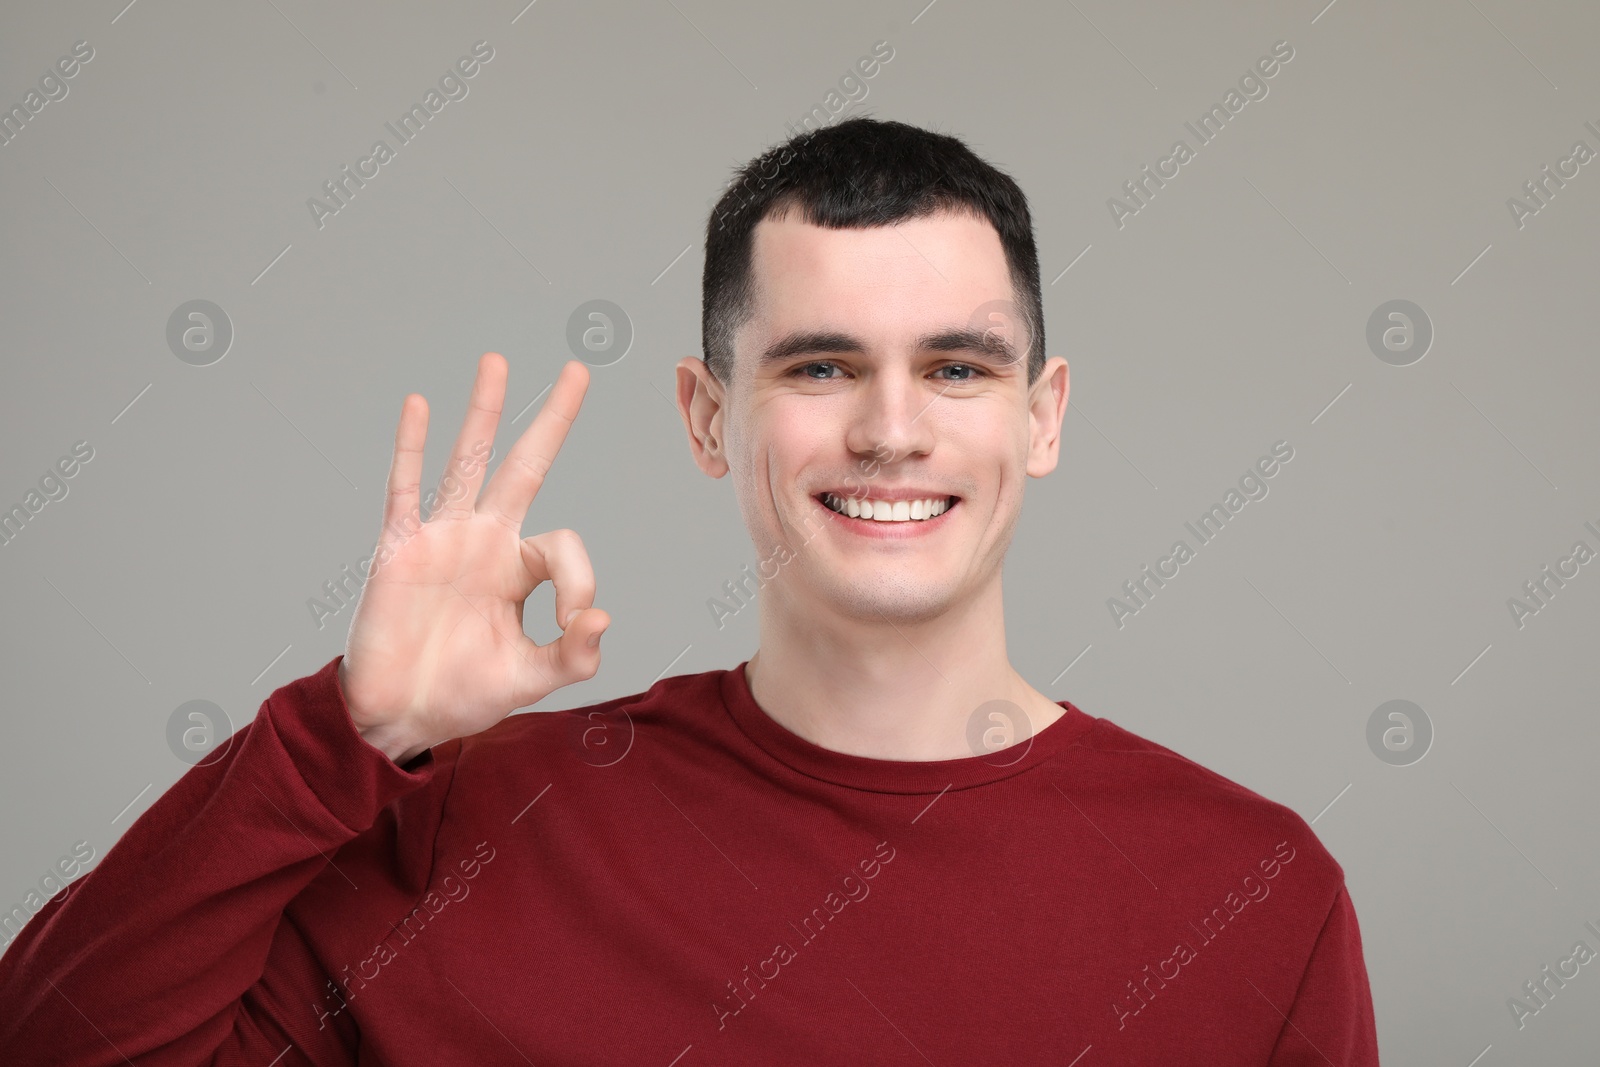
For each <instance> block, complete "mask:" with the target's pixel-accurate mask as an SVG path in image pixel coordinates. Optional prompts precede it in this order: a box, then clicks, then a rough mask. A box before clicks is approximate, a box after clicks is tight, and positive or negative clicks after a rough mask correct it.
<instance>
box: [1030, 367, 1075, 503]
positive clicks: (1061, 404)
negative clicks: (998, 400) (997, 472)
mask: <svg viewBox="0 0 1600 1067" xmlns="http://www.w3.org/2000/svg"><path fill="white" fill-rule="evenodd" d="M1070 388H1071V370H1070V368H1069V367H1068V366H1067V361H1066V360H1064V359H1062V358H1061V357H1060V356H1053V357H1051V358H1050V359H1048V360H1046V361H1045V365H1044V368H1043V369H1042V370H1041V371H1040V372H1039V378H1038V380H1037V381H1035V382H1034V383H1033V386H1032V388H1031V389H1030V390H1029V391H1028V422H1029V431H1028V432H1029V440H1028V475H1029V477H1033V478H1043V477H1044V476H1045V475H1046V474H1049V473H1050V472H1051V471H1053V470H1055V469H1056V459H1057V458H1058V457H1059V455H1060V452H1061V420H1062V419H1063V418H1064V417H1065V416H1066V414H1067V393H1068V391H1069V390H1070Z"/></svg>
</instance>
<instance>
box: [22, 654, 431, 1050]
mask: <svg viewBox="0 0 1600 1067" xmlns="http://www.w3.org/2000/svg"><path fill="white" fill-rule="evenodd" d="M341 658H342V657H336V658H335V659H333V660H332V661H330V662H329V663H328V664H327V665H326V666H324V667H323V668H322V669H321V670H319V671H317V672H316V673H315V674H312V675H308V676H306V677H304V678H300V679H297V680H295V681H293V682H290V683H288V684H287V685H285V686H282V687H281V688H279V689H278V690H276V691H275V692H273V693H272V694H271V695H270V696H269V697H268V698H267V699H266V701H265V702H263V704H262V706H261V708H260V710H259V711H258V713H257V715H256V717H255V719H254V720H253V721H252V722H250V723H249V724H247V725H246V726H245V727H244V728H242V729H241V730H239V731H238V732H237V733H236V734H235V735H234V737H233V738H232V739H231V741H230V743H229V745H228V748H227V750H226V752H225V753H224V754H223V755H222V756H221V757H220V758H217V759H215V760H214V761H212V762H210V763H209V764H204V765H198V766H195V767H193V768H191V769H190V770H189V771H187V772H186V773H185V774H184V775H183V777H182V778H180V779H179V780H178V781H177V782H175V783H174V784H173V785H172V787H171V788H170V789H168V790H167V791H166V792H165V793H164V794H163V795H162V796H161V797H160V798H159V799H158V800H157V801H156V802H155V803H154V804H153V805H152V806H151V807H150V809H149V810H148V811H146V812H145V813H144V814H143V815H142V816H140V817H139V818H138V819H137V820H136V821H135V822H134V823H133V825H132V826H130V827H129V828H128V830H127V832H126V833H124V834H123V836H122V838H121V839H120V840H118V841H117V843H116V844H115V845H114V846H113V847H112V848H111V849H110V851H109V852H108V853H107V854H106V855H105V856H104V857H103V858H102V859H101V861H100V863H99V865H98V866H97V867H95V868H94V869H93V870H92V871H90V872H89V873H88V874H86V875H84V876H82V877H81V878H80V879H79V880H78V881H77V882H75V883H73V884H72V885H71V886H70V887H69V888H68V890H67V891H66V892H65V893H64V894H63V895H58V896H57V897H55V898H53V899H52V900H51V901H50V902H49V903H48V904H47V905H46V906H45V907H44V908H43V909H42V910H41V911H40V912H39V913H38V914H37V915H35V916H34V918H33V919H32V921H30V922H29V923H28V925H27V926H25V927H24V928H23V930H22V932H21V933H20V935H19V936H18V937H17V939H16V940H15V941H14V942H13V943H12V944H11V946H10V947H9V949H8V950H7V952H6V954H5V955H4V956H3V957H0V1062H4V1063H16V1064H42V1063H51V1064H57V1065H63V1067H66V1065H71V1067H78V1065H83V1067H87V1065H90V1064H107V1065H112V1064H123V1063H127V1062H129V1061H134V1062H137V1063H138V1064H140V1065H141V1067H158V1065H168V1064H170V1065H177V1064H185V1065H193V1064H209V1063H216V1064H226V1063H234V1062H252V1063H256V1064H260V1065H265V1064H266V1063H268V1062H270V1061H273V1060H274V1058H275V1057H276V1056H277V1055H278V1054H279V1053H281V1052H283V1051H284V1050H285V1049H286V1048H287V1047H288V1046H289V1045H290V1044H295V1045H298V1046H299V1047H300V1048H301V1052H302V1054H303V1057H304V1060H302V1061H301V1062H305V1061H309V1062H312V1063H317V1064H330V1065H331V1064H343V1063H349V1064H354V1063H355V1062H356V1056H355V1051H354V1049H355V1043H356V1035H355V1033H354V1029H353V1026H352V1025H351V1024H350V1023H349V1020H348V1016H346V1017H344V1018H343V1019H342V1020H335V1022H334V1024H333V1025H319V1024H320V1023H324V1022H325V1021H326V1020H317V1019H315V1017H314V1016H313V1014H312V1013H311V1011H310V1010H309V1007H308V1006H309V1005H311V1004H313V1003H314V1002H316V1001H317V1000H318V998H319V997H321V996H323V995H324V994H325V992H326V990H325V989H324V986H325V985H326V983H327V976H326V975H324V974H322V973H321V972H320V969H319V968H318V967H317V965H316V961H315V959H314V958H313V957H312V956H311V954H310V950H309V947H308V946H307V945H306V944H305V942H304V941H303V939H302V938H301V935H300V932H299V931H298V929H296V927H295V924H294V923H293V922H292V921H290V920H289V919H286V918H285V916H284V912H285V909H286V908H287V907H288V906H289V904H290V902H291V901H292V900H293V899H294V897H295V896H296V894H298V893H300V892H301V890H303V889H304V888H305V887H306V886H307V885H308V884H309V883H310V882H311V881H312V880H313V879H314V878H316V877H317V876H318V875H319V874H321V873H323V872H324V871H325V869H326V868H327V867H328V865H329V864H330V862H334V861H333V857H334V854H335V852H336V851H337V850H339V849H340V848H341V846H343V845H345V844H346V843H347V842H350V841H352V840H353V839H355V838H357V837H358V836H362V835H364V834H365V835H367V836H368V837H371V838H374V839H378V847H374V848H363V849H356V850H352V858H349V859H345V858H344V857H341V859H340V861H339V862H336V863H335V866H337V867H339V868H341V873H342V875H343V876H344V877H345V878H348V879H350V880H351V881H352V885H355V884H360V883H363V882H366V883H367V884H369V885H370V884H371V883H373V882H377V881H380V880H382V879H384V878H390V879H393V878H394V877H395V871H396V870H397V869H399V868H401V867H402V866H403V860H400V859H397V858H396V856H397V853H398V852H400V851H404V850H402V849H401V848H400V838H401V837H402V835H400V834H399V833H398V831H397V829H396V824H397V820H398V819H399V810H398V809H400V808H401V807H402V806H404V805H411V806H412V807H414V808H415V809H416V810H417V814H416V815H414V816H413V817H410V818H409V819H408V821H407V825H406V829H407V834H408V835H411V836H413V837H414V836H416V835H417V833H418V832H419V831H420V832H421V833H422V834H423V835H425V836H426V840H423V841H421V842H420V845H421V848H420V849H411V850H410V852H412V853H417V854H422V855H425V854H426V850H427V849H428V848H430V847H431V844H432V836H431V835H432V834H436V833H437V830H438V822H437V812H438V810H439V808H440V807H442V801H441V799H440V796H441V793H442V792H443V790H444V789H445V788H447V785H448V778H449V774H448V773H442V772H441V768H440V765H439V763H438V761H436V759H435V756H434V753H433V752H431V751H429V752H424V753H422V754H420V755H418V756H417V757H416V758H414V759H413V760H412V761H411V762H410V763H408V764H407V765H406V766H405V767H400V766H397V765H395V764H394V763H393V761H391V760H390V759H389V758H388V757H386V756H385V755H384V754H383V753H382V752H380V751H378V750H377V749H376V748H374V747H372V746H371V745H368V744H367V743H366V742H365V741H364V740H362V738H361V736H360V734H359V733H357V732H356V729H355V726H354V724H353V723H352V722H351V721H350V717H349V712H348V710H347V709H346V707H345V704H344V699H343V696H342V694H341V692H340V690H339V687H338V680H337V673H336V672H337V670H338V664H339V660H340V659H341ZM373 857H376V858H373ZM423 876H424V877H425V874H424V875H423ZM291 1020H292V1021H291ZM308 1023H309V1024H308ZM262 1052H266V1055H264V1056H263V1055H261V1053H262ZM285 1062H289V1061H285Z"/></svg>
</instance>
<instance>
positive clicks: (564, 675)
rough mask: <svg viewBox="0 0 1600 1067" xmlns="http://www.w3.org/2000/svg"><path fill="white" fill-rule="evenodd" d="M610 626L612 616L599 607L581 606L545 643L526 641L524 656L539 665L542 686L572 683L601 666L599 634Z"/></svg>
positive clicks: (588, 676) (588, 677)
mask: <svg viewBox="0 0 1600 1067" xmlns="http://www.w3.org/2000/svg"><path fill="white" fill-rule="evenodd" d="M610 625H611V616H610V615H609V614H608V613H606V612H605V611H603V610H601V609H600V608H584V609H583V610H582V611H581V612H579V613H578V616H577V618H575V619H573V620H572V623H571V624H570V625H569V626H568V627H567V628H566V630H565V632H563V633H562V635H561V636H560V637H558V638H556V639H555V640H554V641H551V642H550V643H549V644H547V645H538V644H535V643H534V642H533V641H532V640H531V639H530V640H528V642H527V646H526V648H525V651H526V652H527V654H528V655H527V658H528V659H529V660H531V661H532V662H534V663H537V664H539V667H540V673H541V674H542V675H543V677H542V678H536V679H535V681H538V682H542V683H543V685H542V686H541V688H548V687H549V686H551V685H554V686H556V687H558V688H559V687H560V686H564V685H571V684H572V683H574V682H582V681H586V680H588V679H590V678H593V677H594V676H595V674H596V673H597V672H598V671H599V669H600V635H601V634H602V633H604V632H605V631H606V629H607V628H609V627H610Z"/></svg>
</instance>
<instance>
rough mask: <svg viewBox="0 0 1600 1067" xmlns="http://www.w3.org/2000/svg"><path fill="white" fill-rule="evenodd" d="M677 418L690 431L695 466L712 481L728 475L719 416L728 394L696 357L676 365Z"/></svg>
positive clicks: (680, 361) (688, 358)
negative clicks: (678, 417) (681, 419)
mask: <svg viewBox="0 0 1600 1067" xmlns="http://www.w3.org/2000/svg"><path fill="white" fill-rule="evenodd" d="M677 372H678V414H679V415H681V416H683V425H684V428H685V429H687V430H688V431H689V451H690V452H691V453H692V454H693V455H694V461H695V464H696V465H697V466H698V467H699V468H700V469H701V470H703V471H705V472H706V473H707V474H709V475H711V477H713V478H720V477H722V476H723V475H724V474H726V473H728V461H727V459H726V458H725V455H726V454H725V449H726V448H727V438H726V436H725V435H724V434H723V430H722V414H723V411H724V410H725V407H724V402H725V400H726V398H727V391H726V390H725V389H723V387H722V383H721V382H719V381H717V379H716V377H715V376H714V375H712V373H711V371H710V370H708V369H707V368H706V363H705V360H703V359H701V358H700V357H699V356H685V357H684V358H683V359H680V360H679V361H678V366H677Z"/></svg>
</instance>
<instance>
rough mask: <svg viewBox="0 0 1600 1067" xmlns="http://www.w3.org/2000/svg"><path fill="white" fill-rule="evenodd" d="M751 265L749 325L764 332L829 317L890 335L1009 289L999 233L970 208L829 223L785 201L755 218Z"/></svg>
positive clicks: (958, 314)
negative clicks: (872, 222)
mask: <svg viewBox="0 0 1600 1067" xmlns="http://www.w3.org/2000/svg"><path fill="white" fill-rule="evenodd" d="M751 271H752V278H753V281H754V282H755V300H754V307H753V311H754V315H753V316H752V322H751V325H752V326H753V327H754V328H755V330H756V332H757V333H758V334H760V335H766V334H770V333H776V332H781V331H783V330H786V329H792V328H796V327H801V326H808V327H809V326H817V325H821V324H822V323H821V321H820V320H827V321H828V322H830V323H832V324H835V325H838V326H841V327H843V326H850V327H853V328H866V327H875V328H876V329H877V330H878V331H882V332H883V333H884V334H885V335H886V336H892V335H893V334H894V333H895V332H897V331H901V330H902V327H903V328H904V330H910V331H921V330H923V329H925V328H926V327H927V326H928V325H929V322H930V320H931V319H935V318H936V319H938V320H940V321H941V322H965V321H967V319H968V318H969V317H970V316H971V315H972V314H973V312H974V311H976V310H977V309H978V308H979V307H980V306H981V305H983V304H984V303H986V302H988V301H993V300H1002V299H1010V298H1011V296H1012V291H1011V277H1010V273H1009V271H1008V269H1007V266H1006V259H1005V250H1004V249H1003V248H1002V247H1001V244H1000V235H999V234H998V233H997V232H995V228H994V226H993V225H991V224H990V223H989V221H988V220H987V219H985V218H982V217H979V216H974V215H970V214H966V213H955V212H939V213H936V214H933V215H927V216H923V217H921V218H916V219H905V220H902V221H900V222H898V223H895V224H894V225H890V226H869V227H864V228H860V229H830V228H828V227H823V226H815V225H812V224H811V223H809V222H806V221H804V220H803V219H802V218H801V217H800V214H799V212H798V211H796V210H791V211H790V212H789V213H788V215H787V216H786V217H784V218H782V219H779V220H774V219H770V218H769V219H762V220H761V221H760V222H759V223H757V224H756V227H755V229H754V231H753V234H752V247H751ZM752 339H753V340H754V339H755V337H754V336H753V337H752Z"/></svg>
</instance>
